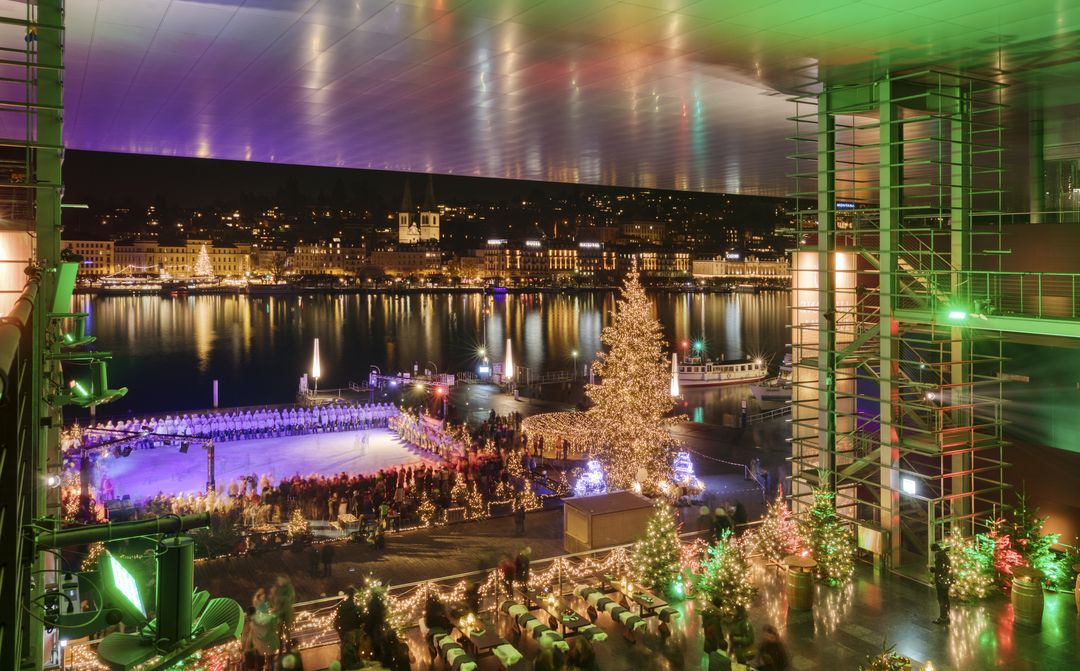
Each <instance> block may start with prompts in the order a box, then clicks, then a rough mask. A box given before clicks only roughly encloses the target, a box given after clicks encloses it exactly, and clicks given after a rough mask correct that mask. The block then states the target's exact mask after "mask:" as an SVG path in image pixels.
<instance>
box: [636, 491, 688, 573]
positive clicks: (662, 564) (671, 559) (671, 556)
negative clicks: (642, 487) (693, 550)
mask: <svg viewBox="0 0 1080 671" xmlns="http://www.w3.org/2000/svg"><path fill="white" fill-rule="evenodd" d="M681 555H682V543H680V542H679V527H678V526H677V525H676V524H675V511H674V510H673V509H672V508H671V506H669V505H667V504H666V503H661V504H660V505H658V506H657V507H656V510H655V511H654V512H653V515H652V517H651V518H649V524H648V526H646V527H645V535H644V536H642V537H641V539H640V540H638V542H637V543H635V544H634V567H635V569H636V570H637V579H638V580H640V581H641V582H642V583H644V584H646V585H648V586H649V587H651V588H653V589H656V590H661V591H667V590H668V588H669V587H671V585H672V583H674V582H675V580H676V579H677V578H678V577H679V572H680V571H681V570H682V566H681V561H680V560H681Z"/></svg>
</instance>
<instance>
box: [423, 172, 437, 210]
mask: <svg viewBox="0 0 1080 671" xmlns="http://www.w3.org/2000/svg"><path fill="white" fill-rule="evenodd" d="M420 211H421V212H434V211H435V185H434V184H433V182H432V179H431V175H428V178H427V193H425V194H424V204H423V205H421V206H420Z"/></svg>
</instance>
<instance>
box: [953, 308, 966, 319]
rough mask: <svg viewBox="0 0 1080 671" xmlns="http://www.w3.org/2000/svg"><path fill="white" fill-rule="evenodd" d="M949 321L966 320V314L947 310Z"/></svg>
mask: <svg viewBox="0 0 1080 671" xmlns="http://www.w3.org/2000/svg"><path fill="white" fill-rule="evenodd" d="M949 319H953V320H960V319H967V312H964V311H963V310H949Z"/></svg>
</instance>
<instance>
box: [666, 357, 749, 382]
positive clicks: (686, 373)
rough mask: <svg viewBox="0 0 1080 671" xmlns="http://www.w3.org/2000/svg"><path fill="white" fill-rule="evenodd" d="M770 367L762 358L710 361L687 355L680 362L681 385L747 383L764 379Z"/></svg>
mask: <svg viewBox="0 0 1080 671" xmlns="http://www.w3.org/2000/svg"><path fill="white" fill-rule="evenodd" d="M768 374H769V367H768V366H767V365H766V364H765V361H763V360H762V359H740V360H738V361H708V360H705V359H702V358H701V357H687V358H686V360H685V361H683V362H681V363H680V364H679V386H680V387H715V386H719V385H722V384H746V383H748V382H755V381H757V380H762V379H764V378H765V376H766V375H768Z"/></svg>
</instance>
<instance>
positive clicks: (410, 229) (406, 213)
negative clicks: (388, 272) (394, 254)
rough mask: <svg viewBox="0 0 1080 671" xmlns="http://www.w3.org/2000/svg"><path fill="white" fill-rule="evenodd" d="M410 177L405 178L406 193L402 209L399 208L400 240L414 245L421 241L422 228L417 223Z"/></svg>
mask: <svg viewBox="0 0 1080 671" xmlns="http://www.w3.org/2000/svg"><path fill="white" fill-rule="evenodd" d="M409 181H410V180H409V178H408V177H406V178H405V193H404V194H402V196H401V209H400V210H398V215H397V220H398V242H399V243H401V244H403V245H412V244H416V243H417V242H420V228H419V227H418V226H417V225H416V213H415V212H413V202H412V190H411V189H410V187H409Z"/></svg>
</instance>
